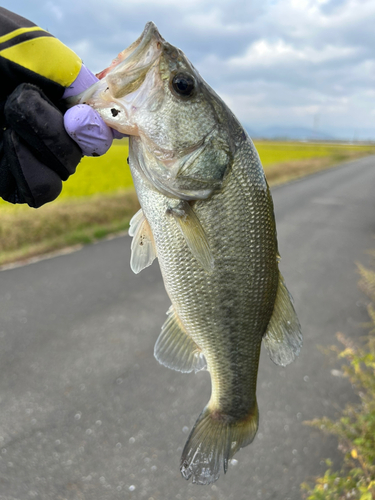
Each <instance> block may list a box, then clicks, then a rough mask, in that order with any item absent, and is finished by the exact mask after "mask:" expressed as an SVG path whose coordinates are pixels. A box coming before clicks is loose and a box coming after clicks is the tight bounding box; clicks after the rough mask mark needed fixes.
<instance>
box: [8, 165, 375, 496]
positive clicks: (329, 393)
mask: <svg viewBox="0 0 375 500" xmlns="http://www.w3.org/2000/svg"><path fill="white" fill-rule="evenodd" d="M374 192H375V157H370V158H365V159H361V160H358V161H355V162H351V163H350V164H347V165H344V166H341V167H338V168H335V169H332V170H329V171H326V172H323V173H320V174H317V175H314V176H311V177H308V178H305V179H303V180H300V181H297V182H294V183H291V184H288V185H285V186H281V187H278V188H275V189H274V190H273V196H274V201H275V211H276V219H277V223H278V236H279V247H280V253H281V256H282V263H281V269H282V272H283V274H284V276H285V279H286V282H287V284H288V287H289V289H290V290H291V292H292V294H293V295H294V298H295V303H296V309H297V312H298V314H299V317H300V320H301V323H302V327H303V333H304V339H305V340H304V347H303V350H302V352H301V355H300V357H299V359H298V360H297V361H296V362H295V363H293V364H292V365H290V366H288V367H286V368H281V367H278V366H276V365H274V364H273V363H272V362H271V361H270V359H269V358H268V356H267V353H266V352H262V356H261V363H260V371H259V379H258V402H259V409H260V427H259V432H258V434H257V437H256V438H255V440H254V442H253V444H252V445H251V446H249V447H247V448H245V449H243V450H241V451H240V452H239V453H238V454H237V455H236V457H235V458H236V462H235V463H234V464H232V466H231V467H230V469H229V472H228V474H227V475H226V476H222V477H220V479H219V481H218V482H217V483H215V484H214V485H213V486H208V487H202V486H196V485H193V484H190V483H189V482H187V481H185V480H184V479H183V478H182V477H181V476H180V473H179V460H180V454H181V451H182V447H183V445H184V443H185V440H186V438H187V435H188V432H189V430H190V429H191V427H192V425H193V424H194V423H195V420H196V418H197V416H198V414H199V413H200V411H201V410H202V408H203V407H204V405H205V404H206V402H207V401H208V398H209V394H210V381H209V375H208V373H204V372H203V373H198V374H197V375H194V374H189V375H186V374H180V373H177V372H174V371H171V370H168V369H167V368H165V367H163V366H161V365H159V364H158V363H157V361H156V360H155V359H154V358H153V346H154V343H155V341H156V339H157V337H158V334H159V331H160V327H161V325H162V323H163V322H164V320H165V313H166V311H167V309H168V307H169V300H168V298H167V296H166V293H165V291H164V288H163V284H162V281H161V276H160V273H159V269H158V265H157V262H155V263H154V264H153V265H152V267H150V268H148V269H146V270H144V271H142V273H140V274H139V275H137V276H136V275H133V274H132V272H131V271H130V268H129V258H130V238H129V237H122V238H117V239H113V240H111V241H104V242H100V243H98V244H95V245H91V246H87V247H85V248H83V249H82V250H80V251H77V252H75V253H71V254H69V255H63V256H60V257H56V258H53V259H49V260H43V261H40V262H38V263H34V264H31V265H28V266H24V267H19V268H16V269H11V270H5V271H2V272H1V273H0V342H1V349H0V404H1V406H0V408H1V419H0V500H28V499H33V498H35V499H37V500H51V499H53V500H82V499H85V500H86V499H89V500H117V499H128V498H129V499H132V498H134V499H146V500H152V499H153V500H174V499H177V500H193V499H195V500H209V499H212V500H213V499H215V500H216V499H217V500H242V499H243V500H248V499H249V498H251V499H254V500H255V499H275V500H276V499H277V500H287V499H290V500H296V499H299V498H300V497H301V494H300V489H299V488H300V483H301V482H302V481H305V480H306V479H309V478H311V477H313V476H314V475H316V474H319V473H321V472H322V471H324V470H325V466H324V463H323V462H322V460H323V459H324V458H326V457H332V458H334V459H335V460H337V459H338V457H339V454H338V452H337V450H336V442H335V440H334V439H333V438H328V437H326V436H324V435H323V434H322V433H321V432H320V431H318V430H316V429H311V428H309V427H307V426H305V425H304V424H303V422H304V420H306V419H311V418H313V417H320V416H323V415H328V416H331V417H332V416H335V415H337V412H338V410H339V409H340V408H342V407H344V405H345V403H346V402H347V401H350V400H353V399H354V398H355V397H354V395H353V392H352V390H351V387H350V385H349V384H348V382H347V380H346V379H343V378H340V377H337V376H333V375H332V373H331V371H332V369H333V368H337V366H336V367H335V366H334V365H332V364H330V362H329V361H328V359H327V357H326V356H325V355H324V354H322V353H321V352H320V351H319V350H318V348H317V346H318V345H325V346H327V345H330V344H332V343H334V342H335V334H336V332H337V331H342V332H344V333H346V334H347V335H349V336H351V337H352V338H359V337H360V336H361V335H363V332H364V330H363V328H362V326H361V324H362V323H363V322H364V321H366V319H367V317H366V309H365V306H366V303H367V299H366V298H365V297H364V296H363V295H362V294H361V292H360V291H359V290H358V289H357V284H356V283H357V280H358V276H357V273H356V267H355V262H357V261H358V262H359V261H361V262H363V263H367V261H368V258H369V257H368V256H366V253H365V252H366V250H367V249H369V248H373V247H375V242H374V240H373V234H374V230H375V194H374ZM3 237H4V236H3ZM334 373H336V374H337V372H335V371H334Z"/></svg>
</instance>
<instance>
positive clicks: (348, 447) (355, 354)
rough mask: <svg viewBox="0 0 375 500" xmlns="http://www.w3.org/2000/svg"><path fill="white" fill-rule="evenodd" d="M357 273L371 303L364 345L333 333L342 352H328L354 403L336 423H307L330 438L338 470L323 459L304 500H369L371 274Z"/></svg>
mask: <svg viewBox="0 0 375 500" xmlns="http://www.w3.org/2000/svg"><path fill="white" fill-rule="evenodd" d="M374 256H375V253H374ZM374 268H375V265H374ZM359 272H360V275H361V280H360V288H361V289H362V290H363V291H364V292H365V293H366V294H367V295H368V297H369V298H370V300H371V303H370V305H369V306H368V314H369V317H370V323H369V330H370V332H369V335H368V338H367V341H366V343H365V344H364V345H363V346H359V345H355V344H354V343H353V342H352V341H351V340H349V339H347V338H345V337H344V336H343V335H342V334H338V339H339V340H340V341H341V343H342V344H343V346H344V348H343V349H339V348H337V347H332V348H331V350H332V351H334V352H335V353H336V355H337V357H338V359H339V360H344V362H345V364H344V366H343V367H342V370H343V372H344V374H345V376H346V377H348V378H349V380H350V382H351V384H352V387H353V388H354V390H355V392H356V394H357V395H358V400H359V403H358V404H353V405H347V407H346V408H345V410H344V411H343V414H342V416H341V417H340V418H339V419H338V420H336V421H333V420H330V419H328V418H322V419H316V420H312V421H310V422H307V423H308V424H309V425H311V426H314V427H317V428H318V429H321V430H322V431H323V432H325V433H327V434H330V435H334V436H336V437H337V438H338V443H339V444H338V446H339V450H340V451H341V452H342V454H343V461H342V467H341V470H339V471H335V470H333V468H332V462H331V461H330V460H326V464H327V470H326V472H325V474H324V475H323V476H322V477H318V478H316V480H315V484H314V485H311V484H307V483H304V484H303V485H302V491H303V492H304V494H303V497H304V498H305V499H307V500H344V499H345V500H346V499H353V500H375V271H374V270H373V269H367V268H365V267H363V266H360V267H359Z"/></svg>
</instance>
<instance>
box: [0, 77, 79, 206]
mask: <svg viewBox="0 0 375 500" xmlns="http://www.w3.org/2000/svg"><path fill="white" fill-rule="evenodd" d="M3 113H4V130H3V131H2V134H1V135H0V196H1V197H2V198H3V199H4V200H6V201H9V202H11V203H27V204H28V205H29V206H30V207H34V208H38V207H40V206H41V205H43V204H45V203H47V202H49V201H52V200H54V199H55V198H56V197H57V196H58V195H59V194H60V192H61V189H62V180H66V179H67V178H68V177H69V175H71V174H73V173H74V172H75V169H76V166H77V164H78V163H79V162H80V160H81V157H82V152H81V150H80V148H79V147H78V145H77V144H76V143H75V142H74V141H73V140H72V139H71V138H70V137H69V135H68V134H67V133H66V131H65V128H64V122H63V114H62V112H61V111H60V110H59V109H58V108H57V107H56V106H55V105H54V104H53V103H52V102H51V101H50V100H49V99H48V98H47V97H46V95H45V94H44V93H43V91H42V90H40V89H39V88H38V87H36V86H35V85H31V84H28V83H23V84H21V85H19V86H18V87H17V88H16V89H15V90H14V91H13V92H12V94H11V95H10V96H9V97H8V99H7V100H6V101H5V104H4V108H3Z"/></svg>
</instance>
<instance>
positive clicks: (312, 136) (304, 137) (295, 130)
mask: <svg viewBox="0 0 375 500" xmlns="http://www.w3.org/2000/svg"><path fill="white" fill-rule="evenodd" d="M248 133H249V135H250V137H262V138H264V139H296V140H299V141H310V140H322V141H329V140H335V139H336V137H334V136H333V135H330V134H327V133H326V132H320V131H316V130H314V129H310V128H307V127H287V126H285V127H284V126H277V125H275V126H273V127H267V128H264V129H260V130H257V131H255V130H252V131H250V130H249V129H248Z"/></svg>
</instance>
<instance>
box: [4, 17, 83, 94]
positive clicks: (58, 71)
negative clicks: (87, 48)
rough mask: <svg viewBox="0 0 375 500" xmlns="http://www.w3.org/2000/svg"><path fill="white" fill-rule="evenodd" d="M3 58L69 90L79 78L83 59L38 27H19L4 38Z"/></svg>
mask: <svg viewBox="0 0 375 500" xmlns="http://www.w3.org/2000/svg"><path fill="white" fill-rule="evenodd" d="M0 57H3V58H4V59H7V60H8V61H11V62H13V63H15V64H18V65H20V66H22V67H24V68H26V69H28V70H30V71H33V72H34V73H36V74H38V75H41V76H42V77H44V78H47V79H49V80H52V81H53V82H55V83H57V84H59V85H62V86H63V87H68V86H69V85H71V84H72V83H73V82H74V80H75V79H76V78H77V76H78V73H79V71H80V69H81V66H82V61H81V59H80V58H79V57H78V56H77V54H75V52H73V51H72V50H71V49H69V48H68V47H67V46H66V45H64V44H63V43H62V42H60V40H58V39H57V38H55V37H53V36H52V35H51V34H50V33H48V31H45V30H43V29H42V28H39V27H37V26H32V27H26V28H19V29H16V30H14V31H12V32H10V33H7V34H5V35H3V36H1V37H0Z"/></svg>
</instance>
